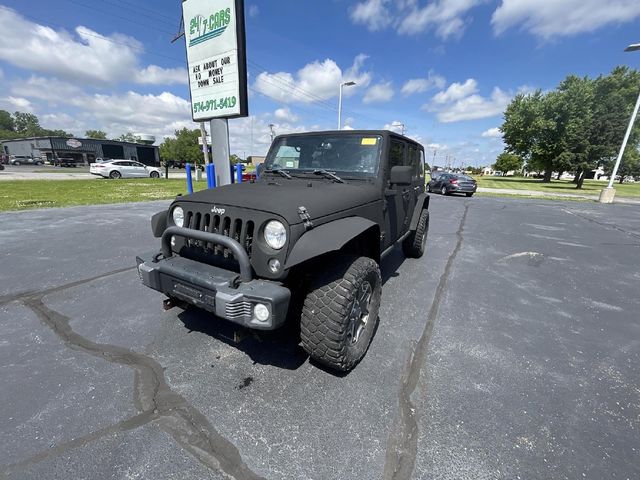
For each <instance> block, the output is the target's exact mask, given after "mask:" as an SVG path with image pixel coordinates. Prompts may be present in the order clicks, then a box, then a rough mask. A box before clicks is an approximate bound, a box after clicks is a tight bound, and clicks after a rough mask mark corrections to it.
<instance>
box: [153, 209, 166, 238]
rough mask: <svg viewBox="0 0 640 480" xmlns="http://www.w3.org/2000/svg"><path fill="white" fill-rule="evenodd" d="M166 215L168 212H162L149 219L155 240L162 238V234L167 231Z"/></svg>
mask: <svg viewBox="0 0 640 480" xmlns="http://www.w3.org/2000/svg"><path fill="white" fill-rule="evenodd" d="M167 213H168V210H163V211H162V212H158V213H156V214H154V215H153V216H152V217H151V231H152V232H153V236H154V237H156V238H160V237H162V234H163V233H164V231H165V230H166V229H167Z"/></svg>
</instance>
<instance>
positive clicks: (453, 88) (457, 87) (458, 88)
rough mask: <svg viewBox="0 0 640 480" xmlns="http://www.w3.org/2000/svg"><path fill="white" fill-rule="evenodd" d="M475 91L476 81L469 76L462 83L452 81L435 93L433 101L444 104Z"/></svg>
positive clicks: (476, 89)
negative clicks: (444, 88) (447, 86)
mask: <svg viewBox="0 0 640 480" xmlns="http://www.w3.org/2000/svg"><path fill="white" fill-rule="evenodd" d="M477 91H478V82H477V81H476V80H475V79H473V78H469V79H467V81H466V82H464V83H457V82H456V83H452V84H451V85H449V88H447V89H446V90H444V91H440V92H438V93H436V94H435V95H434V97H433V103H437V104H444V103H448V102H453V101H456V100H460V99H461V98H464V97H467V96H469V95H471V94H472V93H476V92H477Z"/></svg>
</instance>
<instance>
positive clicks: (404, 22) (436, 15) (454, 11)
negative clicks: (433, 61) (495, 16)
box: [397, 0, 484, 40]
mask: <svg viewBox="0 0 640 480" xmlns="http://www.w3.org/2000/svg"><path fill="white" fill-rule="evenodd" d="M481 3H484V0H437V1H434V2H431V3H428V4H426V5H425V6H424V7H418V6H417V4H416V2H409V3H408V5H409V7H410V8H408V9H405V10H404V11H403V12H402V13H401V14H400V19H399V23H398V27H397V30H398V33H400V34H403V35H415V34H418V33H422V32H424V31H427V30H430V29H433V30H435V33H436V35H437V36H438V37H439V38H441V39H443V40H446V39H448V38H451V37H453V38H459V37H460V36H462V34H463V33H464V29H465V26H466V24H467V23H468V22H469V19H468V18H467V17H466V14H467V12H468V11H469V10H471V9H472V8H473V7H476V6H477V5H480V4H481Z"/></svg>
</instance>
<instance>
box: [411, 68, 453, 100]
mask: <svg viewBox="0 0 640 480" xmlns="http://www.w3.org/2000/svg"><path fill="white" fill-rule="evenodd" d="M445 83H446V80H445V78H444V77H443V76H441V75H437V74H434V73H433V72H432V71H431V70H429V74H428V76H427V78H412V79H410V80H407V81H406V82H405V84H404V85H403V86H402V90H401V92H402V95H404V96H405V97H407V96H409V95H413V94H415V93H422V92H426V91H427V90H430V89H432V88H438V89H441V88H443V87H444V86H445Z"/></svg>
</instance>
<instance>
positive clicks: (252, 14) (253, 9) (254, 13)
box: [249, 5, 260, 17]
mask: <svg viewBox="0 0 640 480" xmlns="http://www.w3.org/2000/svg"><path fill="white" fill-rule="evenodd" d="M259 13H260V9H259V8H258V6H257V5H250V6H249V16H250V17H257V16H258V14H259Z"/></svg>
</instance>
